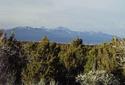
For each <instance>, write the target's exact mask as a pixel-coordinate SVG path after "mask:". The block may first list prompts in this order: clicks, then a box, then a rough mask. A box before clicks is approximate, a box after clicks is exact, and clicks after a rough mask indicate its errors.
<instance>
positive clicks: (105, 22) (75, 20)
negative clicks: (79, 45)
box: [0, 0, 125, 37]
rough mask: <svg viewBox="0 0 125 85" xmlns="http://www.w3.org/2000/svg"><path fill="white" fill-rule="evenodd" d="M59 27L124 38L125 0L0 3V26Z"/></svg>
mask: <svg viewBox="0 0 125 85" xmlns="http://www.w3.org/2000/svg"><path fill="white" fill-rule="evenodd" d="M16 26H33V27H41V26H47V27H48V28H49V27H50V28H54V27H58V26H64V27H68V28H70V29H71V30H77V31H97V32H98V31H99V32H105V33H109V34H113V35H119V36H122V37H124V36H125V0H0V27H1V28H4V29H6V28H12V27H16Z"/></svg>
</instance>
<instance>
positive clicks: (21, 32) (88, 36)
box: [5, 26, 113, 44]
mask: <svg viewBox="0 0 125 85" xmlns="http://www.w3.org/2000/svg"><path fill="white" fill-rule="evenodd" d="M12 31H14V32H15V37H16V39H17V40H21V41H40V40H41V39H42V38H43V37H44V36H47V37H48V38H49V40H50V41H55V42H58V43H68V42H71V41H72V40H74V39H76V38H81V39H83V43H86V44H99V43H103V42H107V41H110V40H111V39H112V37H113V36H112V35H110V34H106V33H102V32H80V31H72V30H69V29H68V28H66V27H57V28H55V29H48V28H46V27H41V28H33V27H29V26H25V27H21V26H20V27H15V28H12V29H8V30H6V31H5V32H6V33H7V36H10V35H11V33H12Z"/></svg>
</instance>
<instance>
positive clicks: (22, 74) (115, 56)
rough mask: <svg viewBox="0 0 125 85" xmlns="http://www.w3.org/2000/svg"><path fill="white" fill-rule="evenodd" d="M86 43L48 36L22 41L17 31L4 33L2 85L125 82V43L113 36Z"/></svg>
mask: <svg viewBox="0 0 125 85" xmlns="http://www.w3.org/2000/svg"><path fill="white" fill-rule="evenodd" d="M83 43H84V42H83V41H82V40H81V39H79V38H77V39H75V40H73V41H72V42H71V43H69V44H58V43H56V42H50V41H49V40H48V38H47V37H44V38H43V39H42V40H41V41H39V42H21V41H17V40H16V39H15V38H14V34H12V35H11V36H10V38H8V39H7V38H6V36H4V37H3V36H2V34H1V39H0V84H2V85H124V82H125V68H124V66H125V42H124V41H123V40H118V39H116V38H113V39H112V41H111V42H108V43H103V44H100V45H84V44H83ZM98 75H100V76H98ZM105 75H108V77H107V76H105ZM89 76H91V78H93V76H95V78H94V79H91V78H89ZM102 78H103V79H102ZM106 80H107V81H106ZM113 80H115V81H113Z"/></svg>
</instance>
